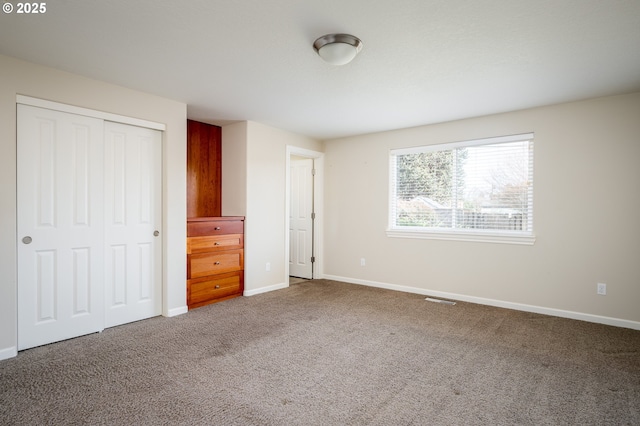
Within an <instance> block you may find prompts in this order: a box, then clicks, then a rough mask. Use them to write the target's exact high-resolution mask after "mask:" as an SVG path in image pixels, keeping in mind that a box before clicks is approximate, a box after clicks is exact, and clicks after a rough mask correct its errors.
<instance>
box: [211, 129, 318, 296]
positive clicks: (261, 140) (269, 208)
mask: <svg viewBox="0 0 640 426" xmlns="http://www.w3.org/2000/svg"><path fill="white" fill-rule="evenodd" d="M225 127H226V126H225ZM225 134H226V133H225ZM223 138H224V135H223ZM287 145H290V146H295V147H299V148H304V149H309V150H314V151H322V150H323V145H322V143H321V142H320V141H317V140H314V139H311V138H308V137H305V136H301V135H297V134H294V133H290V132H286V131H283V130H279V129H276V128H273V127H269V126H266V125H263V124H259V123H255V122H251V121H250V122H247V123H246V215H245V216H246V218H245V295H253V294H257V293H261V292H264V291H269V290H274V289H276V288H282V287H285V286H287V285H288V282H285V264H286V262H288V259H285V251H286V245H287V244H289V242H288V241H285V222H286V217H285V198H286V191H285V188H286V182H285V175H286V160H287ZM226 146H227V145H226V142H225V145H223V155H224V149H225V147H226ZM224 167H226V166H223V170H224ZM225 176H226V175H223V181H224V179H225ZM223 184H224V183H223ZM222 202H223V211H224V212H225V214H227V212H228V211H227V210H226V209H225V207H224V203H225V202H226V201H225V195H224V191H223V201H222ZM232 213H234V212H228V214H232ZM267 263H270V265H271V270H270V271H267V270H266V264H267Z"/></svg>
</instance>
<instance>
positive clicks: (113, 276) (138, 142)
mask: <svg viewBox="0 0 640 426" xmlns="http://www.w3.org/2000/svg"><path fill="white" fill-rule="evenodd" d="M161 155H162V134H161V133H160V132H159V131H157V130H151V129H145V128H141V127H135V126H130V125H126V124H119V123H111V122H106V123H105V202H106V205H107V209H106V210H105V246H106V256H105V258H106V260H105V285H106V294H105V296H106V309H107V311H106V327H112V326H114V325H120V324H124V323H127V322H132V321H137V320H140V319H144V318H149V317H152V316H156V315H160V314H161V311H162V303H161V302H162V240H161V236H160V233H159V231H160V229H162V218H161V215H160V213H161V211H162V198H161V182H162V170H161ZM154 234H156V235H154Z"/></svg>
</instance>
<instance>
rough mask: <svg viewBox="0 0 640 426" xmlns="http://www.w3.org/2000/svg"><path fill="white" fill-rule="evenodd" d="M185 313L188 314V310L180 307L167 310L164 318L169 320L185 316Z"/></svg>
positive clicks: (185, 307)
mask: <svg viewBox="0 0 640 426" xmlns="http://www.w3.org/2000/svg"><path fill="white" fill-rule="evenodd" d="M187 312H189V308H188V307H187V306H180V307H179V308H173V309H169V311H168V312H167V315H165V317H167V318H171V317H175V316H178V315H182V314H186V313H187Z"/></svg>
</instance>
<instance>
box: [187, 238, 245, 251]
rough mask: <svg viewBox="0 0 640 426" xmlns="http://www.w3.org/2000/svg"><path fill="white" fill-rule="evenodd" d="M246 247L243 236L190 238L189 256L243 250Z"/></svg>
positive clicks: (188, 245)
mask: <svg viewBox="0 0 640 426" xmlns="http://www.w3.org/2000/svg"><path fill="white" fill-rule="evenodd" d="M243 245H244V235H243V234H229V235H213V236H207V237H188V238H187V254H193V253H205V252H211V251H220V250H232V249H241V248H242V247H243Z"/></svg>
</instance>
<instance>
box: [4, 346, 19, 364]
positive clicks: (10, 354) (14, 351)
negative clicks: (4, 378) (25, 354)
mask: <svg viewBox="0 0 640 426" xmlns="http://www.w3.org/2000/svg"><path fill="white" fill-rule="evenodd" d="M17 356H18V348H16V347H15V346H12V347H10V348H6V349H0V361H4V360H5V359H9V358H15V357H17Z"/></svg>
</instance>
